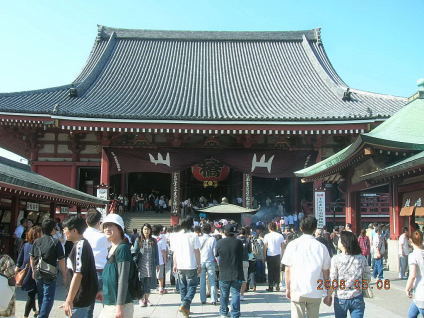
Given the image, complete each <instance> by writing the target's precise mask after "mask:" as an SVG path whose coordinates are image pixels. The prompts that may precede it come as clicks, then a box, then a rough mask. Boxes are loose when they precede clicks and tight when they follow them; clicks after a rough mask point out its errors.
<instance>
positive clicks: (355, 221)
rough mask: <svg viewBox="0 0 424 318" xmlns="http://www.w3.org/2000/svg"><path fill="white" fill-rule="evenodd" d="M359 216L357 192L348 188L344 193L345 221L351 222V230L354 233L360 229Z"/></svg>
mask: <svg viewBox="0 0 424 318" xmlns="http://www.w3.org/2000/svg"><path fill="white" fill-rule="evenodd" d="M359 217H360V211H359V192H353V191H350V189H348V192H347V193H346V223H350V224H352V232H353V233H356V234H358V233H359V231H360V224H359Z"/></svg>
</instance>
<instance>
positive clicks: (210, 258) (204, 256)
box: [199, 223, 217, 305]
mask: <svg viewBox="0 0 424 318" xmlns="http://www.w3.org/2000/svg"><path fill="white" fill-rule="evenodd" d="M211 230H212V228H211V225H210V224H209V223H205V224H203V227H202V232H203V235H201V236H199V241H200V261H201V265H202V271H201V273H200V301H201V302H202V304H206V274H207V275H208V280H209V283H210V286H211V302H212V304H213V305H216V302H217V292H216V286H215V283H216V261H215V250H216V239H215V238H214V237H213V236H212V235H211Z"/></svg>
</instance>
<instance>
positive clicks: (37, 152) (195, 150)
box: [0, 26, 407, 224]
mask: <svg viewBox="0 0 424 318" xmlns="http://www.w3.org/2000/svg"><path fill="white" fill-rule="evenodd" d="M40 76H42V75H40ZM406 103H407V99H405V98H402V97H395V96H389V95H382V94H376V93H371V92H366V91H361V90H358V89H354V88H351V87H349V86H348V85H347V84H346V83H345V82H344V81H343V80H342V79H341V78H340V77H339V76H338V75H337V72H336V71H335V69H334V68H333V66H332V65H331V62H330V61H329V58H328V56H327V54H326V52H325V50H324V46H323V44H322V40H321V34H320V29H313V30H306V31H286V32H209V31H202V32H198V31H195V32H194V31H151V30H129V29H117V28H109V27H105V26H99V28H98V34H97V38H96V40H95V42H94V46H93V48H92V51H91V53H90V55H89V58H88V60H87V63H86V65H85V66H84V68H83V70H82V71H81V73H80V74H79V75H78V76H77V78H76V79H75V81H74V82H72V83H70V84H69V85H64V86H59V87H52V88H46V89H40V90H35V91H25V92H18V93H1V94H0V135H1V139H0V146H1V147H3V148H6V149H8V150H10V151H13V152H15V153H17V154H19V155H21V156H23V157H26V158H28V159H29V160H30V164H31V167H32V169H33V171H34V172H37V173H39V174H41V175H44V176H47V177H49V178H51V179H53V180H56V181H58V182H60V183H62V184H65V185H67V186H70V187H72V188H76V189H79V190H82V191H84V192H87V193H90V194H95V193H96V188H97V187H98V186H99V185H100V186H101V188H105V189H108V190H109V191H110V192H111V193H114V194H124V195H129V196H131V195H132V194H134V193H147V194H148V193H150V192H151V191H155V193H157V194H164V195H166V196H167V197H168V198H170V201H169V202H170V204H171V212H172V214H173V215H178V214H179V210H180V206H181V205H180V202H181V201H182V200H185V199H187V198H192V199H194V198H198V197H201V196H203V197H205V198H206V199H207V200H209V201H212V200H213V199H215V200H216V201H218V202H219V201H220V199H221V197H222V196H226V197H228V198H229V199H230V200H231V201H232V202H233V201H235V200H236V199H237V198H238V199H242V201H243V205H244V206H245V207H247V208H252V207H253V205H255V204H256V201H259V203H263V202H265V201H266V200H267V199H271V200H272V201H274V202H279V203H282V204H284V208H285V211H286V212H290V211H299V210H300V209H303V210H304V211H305V212H306V213H311V209H312V201H313V199H312V198H313V191H314V189H318V188H322V187H325V188H326V191H327V193H328V195H327V196H326V202H325V204H326V207H327V213H328V215H327V217H329V218H331V219H332V220H333V221H334V223H340V224H342V223H344V222H345V214H344V209H345V208H344V206H345V204H346V202H345V196H344V194H343V191H344V190H345V187H343V184H344V183H345V181H344V180H346V179H345V178H344V177H343V176H341V175H338V174H336V175H334V174H331V179H327V180H317V181H316V182H315V183H314V184H310V183H301V182H300V178H298V177H296V175H295V174H294V172H295V171H297V170H301V169H304V168H307V167H309V166H311V165H313V164H314V163H316V162H320V161H321V160H323V159H325V158H328V157H330V156H331V155H333V154H334V153H336V152H337V151H339V150H340V149H343V148H345V147H346V146H348V145H349V144H351V143H352V142H353V141H354V140H356V139H357V138H358V136H362V135H363V134H366V133H368V132H369V131H371V130H372V129H373V128H375V127H377V126H378V125H379V124H381V123H382V122H383V121H385V120H386V119H387V118H389V117H390V116H392V115H393V114H394V113H396V112H397V111H399V110H400V109H401V108H402V107H403V106H404V105H405V104H406ZM340 185H341V186H340ZM389 190H390V189H387V188H384V189H379V191H378V192H372V193H369V194H370V195H369V196H363V197H362V199H361V200H363V202H364V204H368V203H367V202H371V203H372V202H374V201H375V202H374V203H375V204H377V205H378V203H379V202H383V203H384V202H388V195H389V194H390V191H389ZM373 200H374V201H373ZM383 205H384V204H383ZM373 208H375V207H373ZM378 209H379V210H378V211H375V212H372V211H370V213H368V216H367V219H366V220H367V221H369V222H371V221H386V222H388V221H389V213H388V210H387V211H386V210H385V207H384V206H382V207H381V208H380V207H378ZM348 219H349V217H348Z"/></svg>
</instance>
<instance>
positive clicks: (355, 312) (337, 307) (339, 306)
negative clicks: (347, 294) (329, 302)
mask: <svg viewBox="0 0 424 318" xmlns="http://www.w3.org/2000/svg"><path fill="white" fill-rule="evenodd" d="M364 311H365V302H364V297H363V296H362V295H360V296H357V297H354V298H351V299H340V298H337V297H334V316H335V317H336V318H346V317H347V312H350V317H351V318H363V317H364Z"/></svg>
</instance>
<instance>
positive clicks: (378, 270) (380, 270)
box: [372, 258, 383, 279]
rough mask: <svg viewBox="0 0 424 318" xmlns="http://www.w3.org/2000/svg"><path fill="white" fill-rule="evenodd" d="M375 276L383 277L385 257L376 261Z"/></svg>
mask: <svg viewBox="0 0 424 318" xmlns="http://www.w3.org/2000/svg"><path fill="white" fill-rule="evenodd" d="M372 276H373V277H374V278H377V276H378V279H383V258H376V259H375V261H374V270H373V275H372Z"/></svg>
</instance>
